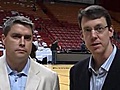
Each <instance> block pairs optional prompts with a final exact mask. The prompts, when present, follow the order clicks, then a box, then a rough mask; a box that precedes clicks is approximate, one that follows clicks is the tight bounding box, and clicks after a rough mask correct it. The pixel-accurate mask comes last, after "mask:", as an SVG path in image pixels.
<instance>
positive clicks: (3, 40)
mask: <svg viewBox="0 0 120 90" xmlns="http://www.w3.org/2000/svg"><path fill="white" fill-rule="evenodd" d="M1 38H2V43H3V45H5V35H4V34H2V37H1Z"/></svg>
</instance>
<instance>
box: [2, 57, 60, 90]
mask: <svg viewBox="0 0 120 90" xmlns="http://www.w3.org/2000/svg"><path fill="white" fill-rule="evenodd" d="M5 58H6V57H5V55H3V56H2V57H0V90H10V83H9V78H8V73H7V68H6V64H5ZM30 60H31V64H30V69H29V73H28V78H27V83H26V88H25V90H60V89H59V79H58V75H57V73H55V72H53V71H52V70H50V69H48V68H46V67H44V66H43V65H41V64H38V63H36V62H35V61H33V60H32V59H31V58H30Z"/></svg>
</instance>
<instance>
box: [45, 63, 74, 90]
mask: <svg viewBox="0 0 120 90" xmlns="http://www.w3.org/2000/svg"><path fill="white" fill-rule="evenodd" d="M45 66H46V67H48V68H50V69H51V70H53V71H55V72H57V73H58V76H59V82H60V90H69V70H70V68H71V66H72V65H67V64H60V65H59V64H57V65H45Z"/></svg>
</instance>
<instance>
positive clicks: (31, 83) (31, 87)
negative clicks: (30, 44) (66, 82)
mask: <svg viewBox="0 0 120 90" xmlns="http://www.w3.org/2000/svg"><path fill="white" fill-rule="evenodd" d="M39 72H40V71H39V70H38V69H37V68H35V67H34V62H33V61H32V60H31V66H30V70H29V75H28V79H27V84H26V89H25V90H37V87H38V85H39V83H40V81H41V80H40V77H38V76H37V74H38V73H39Z"/></svg>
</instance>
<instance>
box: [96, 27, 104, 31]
mask: <svg viewBox="0 0 120 90" xmlns="http://www.w3.org/2000/svg"><path fill="white" fill-rule="evenodd" d="M95 30H96V31H102V30H103V27H97V28H96V29H95Z"/></svg>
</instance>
